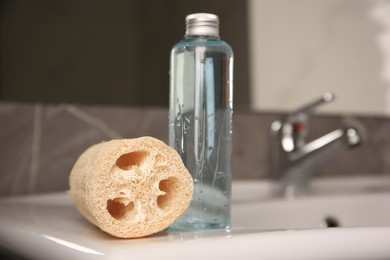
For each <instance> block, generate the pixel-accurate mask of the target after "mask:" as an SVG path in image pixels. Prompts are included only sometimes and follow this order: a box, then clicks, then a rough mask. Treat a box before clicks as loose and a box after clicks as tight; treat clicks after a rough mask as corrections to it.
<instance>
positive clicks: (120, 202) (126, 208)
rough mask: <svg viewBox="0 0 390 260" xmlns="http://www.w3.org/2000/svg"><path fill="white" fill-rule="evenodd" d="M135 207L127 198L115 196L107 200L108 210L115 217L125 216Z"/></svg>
mask: <svg viewBox="0 0 390 260" xmlns="http://www.w3.org/2000/svg"><path fill="white" fill-rule="evenodd" d="M133 209H134V203H133V202H132V201H130V200H129V199H126V198H115V199H113V200H107V210H108V212H109V213H110V214H111V216H112V217H113V218H115V219H121V218H123V217H125V216H126V215H127V214H128V213H129V212H131V211H132V210H133Z"/></svg>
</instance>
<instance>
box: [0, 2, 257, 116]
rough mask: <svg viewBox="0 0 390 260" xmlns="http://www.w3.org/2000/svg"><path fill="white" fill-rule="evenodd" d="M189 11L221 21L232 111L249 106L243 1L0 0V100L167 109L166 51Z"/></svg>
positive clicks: (178, 36)
mask: <svg viewBox="0 0 390 260" xmlns="http://www.w3.org/2000/svg"><path fill="white" fill-rule="evenodd" d="M193 12H211V13H215V14H217V15H218V16H219V17H220V21H221V30H220V34H221V37H222V39H223V40H225V41H227V42H229V44H230V45H231V46H232V48H233V49H234V50H235V51H236V53H237V55H236V57H235V75H234V82H235V84H236V86H237V88H236V89H235V91H234V96H235V106H236V108H237V107H240V106H247V105H248V103H249V84H248V81H249V77H248V70H249V69H248V62H247V58H248V48H247V38H248V37H247V7H246V1H242V0H213V1H208V0H197V1H191V0H180V1H178V0H115V1H106V0H85V1H77V0H67V1H62V0H54V1H53V0H39V1H30V0H13V1H0V13H1V17H0V18H1V23H0V100H7V101H24V102H72V103H74V102H76V103H83V104H111V105H113V104H114V105H115V104H116V105H118V104H120V105H128V106H166V107H167V106H168V100H169V98H168V93H169V90H168V88H169V55H170V49H171V47H172V46H173V44H175V43H176V42H177V41H179V40H180V39H182V38H183V36H184V33H185V16H186V15H187V14H190V13H193Z"/></svg>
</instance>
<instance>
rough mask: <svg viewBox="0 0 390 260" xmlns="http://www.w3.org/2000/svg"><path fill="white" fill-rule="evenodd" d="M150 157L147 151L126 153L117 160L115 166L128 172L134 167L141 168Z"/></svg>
mask: <svg viewBox="0 0 390 260" xmlns="http://www.w3.org/2000/svg"><path fill="white" fill-rule="evenodd" d="M148 155H149V153H148V152H145V151H137V152H132V153H126V154H123V155H121V157H119V158H118V160H116V163H115V165H116V166H117V167H119V168H121V169H122V170H128V169H130V168H131V167H133V166H138V167H139V166H141V164H142V163H143V162H144V160H145V158H146V157H147V156H148Z"/></svg>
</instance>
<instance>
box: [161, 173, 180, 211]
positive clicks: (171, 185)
mask: <svg viewBox="0 0 390 260" xmlns="http://www.w3.org/2000/svg"><path fill="white" fill-rule="evenodd" d="M158 187H159V189H160V190H161V191H163V192H165V194H163V195H160V196H158V197H157V205H158V206H159V207H160V208H161V209H165V208H166V207H167V206H168V205H170V204H172V203H171V202H172V200H173V199H174V198H175V197H177V196H176V192H177V189H178V180H177V179H176V178H168V179H165V180H162V181H160V183H159V185H158Z"/></svg>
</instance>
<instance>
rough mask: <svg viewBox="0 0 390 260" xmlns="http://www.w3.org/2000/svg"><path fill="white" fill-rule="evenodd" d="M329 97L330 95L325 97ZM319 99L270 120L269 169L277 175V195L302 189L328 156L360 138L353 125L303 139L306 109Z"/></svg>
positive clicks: (312, 106)
mask: <svg viewBox="0 0 390 260" xmlns="http://www.w3.org/2000/svg"><path fill="white" fill-rule="evenodd" d="M323 97H326V94H325V95H324V96H323ZM332 99H333V95H332V98H331V99H330V98H328V101H330V100H332ZM328 101H325V102H328ZM321 103H323V102H321V100H320V101H316V102H313V103H311V104H309V105H307V106H305V107H304V108H303V109H300V110H298V111H299V112H298V113H294V114H293V115H290V116H288V117H287V119H286V120H284V121H281V120H277V121H274V122H273V123H272V124H271V149H272V150H271V162H272V163H271V171H272V174H273V175H274V176H276V177H277V178H279V179H280V181H279V182H278V183H277V185H276V188H275V194H276V195H279V196H280V195H285V196H290V195H293V194H295V193H296V192H297V191H298V190H303V189H304V188H305V187H306V186H307V185H308V183H309V181H310V180H311V179H312V177H313V176H314V175H315V174H316V173H317V172H318V170H319V169H320V167H322V166H323V165H324V164H326V163H327V162H328V161H329V160H330V159H331V158H333V157H334V156H336V155H337V154H339V153H340V152H341V151H343V150H346V149H349V148H353V147H356V146H358V145H359V144H360V143H361V142H362V136H361V134H360V133H359V131H358V129H357V128H354V127H345V128H340V129H336V130H333V131H332V132H329V133H327V134H325V135H323V136H321V137H319V138H317V139H315V140H313V141H311V142H306V140H305V139H306V136H307V127H306V124H307V121H308V111H309V110H310V111H312V110H313V108H314V107H315V106H317V105H319V104H321ZM307 108H310V109H307Z"/></svg>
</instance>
